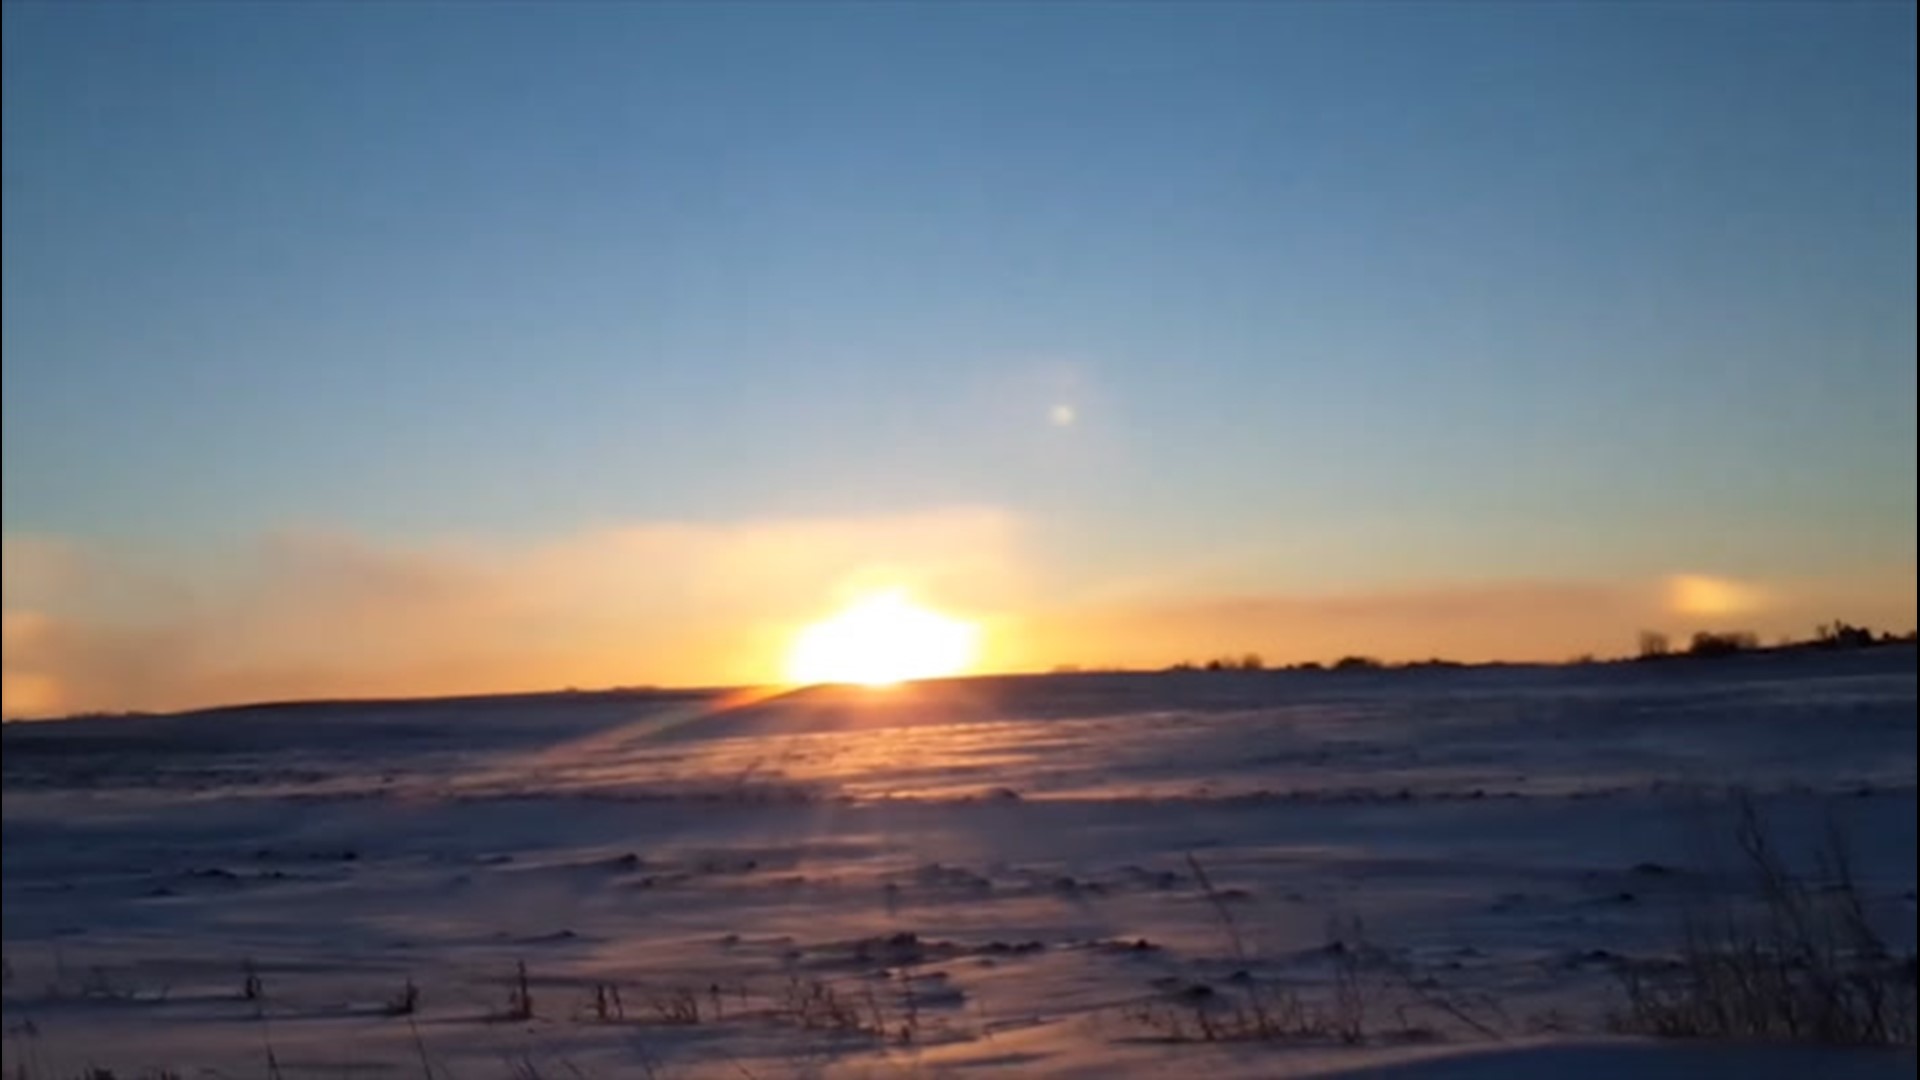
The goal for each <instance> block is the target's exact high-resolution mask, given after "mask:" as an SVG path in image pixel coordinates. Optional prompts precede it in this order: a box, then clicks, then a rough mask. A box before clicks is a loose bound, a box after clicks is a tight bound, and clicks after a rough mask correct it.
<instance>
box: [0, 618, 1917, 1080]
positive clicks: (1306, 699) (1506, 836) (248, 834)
mask: <svg viewBox="0 0 1920 1080" xmlns="http://www.w3.org/2000/svg"><path fill="white" fill-rule="evenodd" d="M1915 698H1916V663H1915V654H1914V652H1913V650H1912V649H1910V648H1887V649H1877V650H1870V651H1863V652H1859V653H1835V654H1819V653H1800V654H1772V655H1764V656H1751V657H1738V658H1732V659H1727V660H1721V661H1713V662H1699V663H1695V662H1688V661H1674V662H1669V663H1662V664H1650V665H1639V664H1625V665H1587V666H1576V667H1564V668H1529V667H1509V668H1471V669H1459V670H1410V671H1388V672H1337V673H1336V672H1322V673H1245V672H1221V673H1203V672H1196V673H1183V674H1168V675H1058V676H1047V677H1025V678H1001V679H976V680H959V681H952V682H941V683H926V684H918V685H908V686H902V687H895V688H891V689H882V690H869V689H864V688H821V689H815V690H809V691H802V692H798V693H794V694H786V695H756V694H751V693H728V692H713V693H678V694H662V693H641V692H632V693H607V694H594V693H578V694H557V695H548V696H533V697H517V698H492V699H468V700H440V701H427V702H386V703H372V702H369V703H325V704H310V705H297V706H278V707H257V708H251V709H236V710H221V711H215V712H209V713H202V714H194V715H182V716H172V717H150V718H135V719H107V718H102V719H88V720H74V721H67V722H62V723H57V724H36V725H9V726H8V727H7V728H6V729H5V733H4V751H5V752H4V781H5V786H4V810H5V824H4V841H5V842H4V845H0V853H3V854H0V858H3V859H4V894H3V896H4V905H0V911H4V946H5V957H6V988H5V1021H6V1028H7V1037H6V1042H5V1067H6V1069H7V1071H8V1073H9V1075H21V1076H28V1077H49V1078H64V1077H69V1076H74V1075H78V1074H80V1073H81V1072H82V1071H83V1070H85V1069H88V1068H93V1067H100V1068H111V1069H113V1070H115V1071H116V1073H117V1074H119V1075H121V1076H132V1075H140V1074H141V1073H142V1072H143V1071H145V1072H148V1073H151V1072H153V1071H156V1070H162V1069H165V1070H172V1071H174V1072H176V1073H178V1074H179V1075H181V1076H189V1075H203V1074H204V1075H214V1073H212V1072H207V1073H203V1072H202V1070H216V1071H217V1073H218V1074H220V1075H230V1076H270V1075H276V1074H278V1075H284V1076H318V1075H329V1076H335V1075H346V1074H349V1073H356V1072H365V1073H368V1074H375V1075H377V1074H381V1073H396V1072H397V1073H399V1074H406V1075H419V1076H428V1075H431V1076H462V1077H466V1076H480V1077H487V1076H534V1075H538V1076H575V1075H580V1076H627V1075H637V1076H655V1077H702V1076H732V1077H742V1076H753V1077H769V1078H770V1077H786V1076H802V1075H831V1076H869V1075H870V1076H894V1075H902V1074H905V1075H927V1076H955V1077H964V1076H975V1075H984V1074H992V1073H1008V1074H1015V1075H1044V1076H1088V1077H1093V1076H1114V1075H1167V1074H1171V1073H1177V1072H1183V1071H1195V1072H1197V1071H1203V1070H1204V1071H1205V1072H1206V1073H1207V1074H1209V1075H1211V1076H1219V1077H1223V1078H1225V1077H1235V1076H1283V1075H1301V1076H1349V1075H1366V1076H1387V1077H1422V1078H1437V1077H1476V1078H1478V1077H1488V1078H1495V1077H1499V1078H1505V1077H1515V1076H1538V1075H1552V1076H1616V1075H1622V1074H1629V1073H1630V1074H1632V1075H1635V1076H1636V1077H1639V1078H1640V1080H1652V1078H1657V1077H1664V1076H1676V1077H1677V1076H1699V1075H1727V1076H1788V1075H1793V1076H1800V1075H1811V1074H1819V1075H1825V1076H1848V1077H1851V1076H1882V1075H1886V1076H1892V1075H1904V1076H1911V1075H1912V1074H1913V1071H1914V1065H1915V1062H1914V1058H1913V1056H1912V1054H1911V1052H1909V1051H1865V1050H1856V1051H1841V1050H1832V1049H1821V1048H1807V1047H1759V1048H1755V1047H1742V1046H1722V1045H1710V1044H1702V1043H1677V1042H1648V1041H1643V1040H1638V1039H1630V1038H1623V1037H1617V1036H1612V1035H1610V1034H1609V1033H1608V1032H1609V1030H1610V1028H1609V1016H1610V1014H1611V1013H1612V1012H1613V1011H1614V1010H1616V1009H1617V1008H1619V1006H1620V1004H1621V996H1620V991H1619V978H1618V975H1617V969H1618V967H1619V965H1621V964H1622V963H1624V962H1627V961H1629V960H1633V959H1636V958H1647V957H1655V956H1659V955H1663V954H1665V953H1668V952H1670V951H1671V950H1672V949H1673V948H1674V946H1675V944H1676V940H1677V936H1678V927H1679V921H1680V917H1681V913H1682V912H1683V911H1684V910H1685V909H1686V907H1687V905H1688V904H1690V903H1696V902H1697V901H1698V899H1699V898H1700V897H1702V896H1712V895H1716V894H1721V893H1727V892H1731V891H1735V890H1739V889H1742V888H1744V887H1745V885H1744V880H1743V879H1742V878H1741V876H1740V874H1739V873H1738V871H1739V865H1738V860H1737V859H1736V858H1735V856H1734V854H1733V852H1732V851H1731V848H1732V845H1731V843H1730V841H1729V837H1730V835H1731V821H1732V818H1731V812H1730V809H1729V807H1728V805H1727V799H1726V794H1727V792H1728V791H1729V790H1730V789H1731V788H1733V787H1735V786H1738V787H1742V788H1746V789H1751V790H1752V791H1753V792H1754V794H1755V795H1756V797H1757V798H1758V800H1759V805H1760V807H1761V809H1762V811H1763V812H1764V814H1765V815H1766V818H1767V820H1768V821H1769V823H1770V825H1771V826H1772V827H1773V828H1774V829H1775V830H1776V832H1777V834H1778V835H1779V836H1780V837H1781V838H1782V841H1783V847H1784V848H1785V850H1787V851H1788V852H1789V853H1790V854H1793V855H1796V856H1801V855H1806V854H1807V853H1808V852H1810V851H1811V849H1812V845H1813V844H1814V842H1815V840H1816V839H1817V837H1818V836H1819V835H1820V833H1821V830H1822V829H1823V828H1824V825H1825V822H1826V821H1827V820H1828V819H1832V820H1834V821H1837V822H1838V823H1839V824H1840V825H1841V826H1842V827H1843V828H1844V829H1845V830H1846V832H1847V833H1848V835H1849V836H1850V837H1851V839H1852V841H1853V845H1854V855H1855V858H1856V860H1857V863H1858V868H1859V872H1860V877H1861V880H1862V882H1863V885H1864V888H1865V891H1866V893H1867V895H1868V898H1869V900H1870V902H1871V904H1872V909H1873V910H1872V914H1873V915H1874V917H1875V918H1876V919H1877V920H1878V921H1879V922H1880V923H1881V924H1882V926H1883V928H1884V932H1885V933H1886V934H1887V935H1888V936H1889V938H1890V939H1891V940H1892V941H1893V942H1895V943H1896V944H1898V945H1899V946H1900V947H1902V948H1912V946H1913V937H1914V899H1913V898H1914V893H1913V890H1914V881H1915V843H1914V829H1915V826H1914V821H1915V809H1916V808H1915V782H1914V779H1915V723H1914V719H1913V717H1914V715H1915ZM1196 866H1197V868H1198V870H1199V872H1200V873H1203V874H1204V875H1205V876H1206V878H1207V879H1208V880H1209V881H1210V883H1211V886H1212V893H1211V895H1210V894H1209V892H1208V890H1207V889H1205V888H1203V887H1202V885H1201V883H1200V882H1199V881H1198V879H1197V875H1196ZM520 965H524V967H525V971H526V976H527V989H528V996H529V997H530V998H531V1009H530V1010H521V1011H530V1015H522V1016H516V1015H514V1013H515V1012H516V1010H515V1008H514V1006H513V1002H512V999H513V996H514V994H515V993H516V988H517V978H518V975H517V972H518V970H519V966H520ZM249 973H251V975H252V976H253V977H254V978H257V980H258V989H259V993H258V994H256V995H254V996H252V997H251V998H250V997H249V996H248V995H247V994H246V993H245V992H244V991H245V988H246V984H247V981H248V978H249ZM409 983H411V985H412V986H413V987H415V988H416V991H417V1009H416V1010H415V1011H413V1012H412V1013H410V1014H405V1015H399V1014H397V1013H398V1012H399V1010H396V1009H394V1008H392V1006H393V1004H394V1003H395V1002H397V1001H399V1000H400V999H401V998H402V997H403V995H404V992H405V991H404V988H405V987H406V986H407V985H408V984H409ZM616 992H617V995H618V997H617V1000H616V999H615V998H614V994H615V993H616ZM1343 994H1344V995H1345V996H1344V997H1343ZM1343 1001H1345V1002H1347V1003H1348V1004H1347V1005H1342V1002H1343ZM1256 1002H1264V1003H1266V1006H1268V1007H1272V1008H1274V1009H1276V1010H1277V1009H1279V1008H1280V1005H1279V1004H1278V1003H1287V1002H1291V1003H1294V1004H1295V1005H1297V1007H1298V1009H1299V1017H1298V1020H1299V1024H1298V1026H1299V1027H1300V1028H1302V1029H1306V1028H1311V1029H1313V1034H1303V1033H1299V1032H1296V1033H1295V1034H1294V1035H1293V1037H1288V1038H1280V1039H1261V1040H1252V1039H1233V1038H1226V1037H1224V1036H1223V1037H1222V1038H1221V1039H1220V1041H1211V1042H1209V1041H1205V1038H1204V1035H1203V1033H1202V1029H1201V1028H1200V1026H1199V1025H1200V1024H1201V1021H1202V1018H1203V1017H1205V1018H1207V1022H1208V1023H1211V1024H1213V1025H1215V1026H1216V1034H1221V1033H1222V1032H1223V1031H1224V1032H1228V1033H1231V1028H1232V1025H1233V1024H1234V1023H1235V1021H1234V1019H1233V1017H1235V1016H1236V1015H1237V1016H1240V1017H1242V1018H1244V1017H1245V1016H1247V1015H1249V1010H1250V1009H1251V1008H1252V1007H1253V1005H1254V1003H1256ZM1353 1002H1358V1003H1359V1004H1358V1005H1357V1006H1354V1005H1352V1003H1353ZM1356 1008H1357V1009H1358V1013H1359V1015H1358V1016H1357V1017H1356V1016H1355V1015H1354V1013H1355V1009H1356ZM1236 1010H1238V1011H1237V1012H1236ZM696 1017H697V1022H696ZM1348 1021H1355V1022H1356V1024H1355V1026H1357V1027H1358V1028H1360V1029H1361V1030H1359V1031H1358V1032H1356V1033H1354V1034H1357V1036H1358V1037H1357V1038H1356V1039H1354V1040H1353V1041H1352V1042H1351V1044H1350V1043H1349V1042H1348V1041H1344V1040H1343V1039H1342V1038H1341V1037H1340V1035H1341V1034H1342V1031H1343V1028H1344V1027H1345V1026H1346V1025H1347V1022H1348ZM874 1029H878V1030H877V1031H876V1030H874Z"/></svg>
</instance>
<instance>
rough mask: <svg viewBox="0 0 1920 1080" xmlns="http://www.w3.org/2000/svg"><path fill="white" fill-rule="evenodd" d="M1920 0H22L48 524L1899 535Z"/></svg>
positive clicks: (1041, 559) (1708, 549) (1430, 578)
mask: <svg viewBox="0 0 1920 1080" xmlns="http://www.w3.org/2000/svg"><path fill="white" fill-rule="evenodd" d="M1914 22H1915V18H1914V6H1913V5H1911V4H1895V3H1870V2H1860V3H1842V4H1804V5H1803V4H1789V3H1762V4H1751V5H1742V4H1733V3H1725V4H1720V3H1716V4H1657V3H1644V4H1572V3H1564V4H1562V3H1555V4H1511V3H1486V4H1445V3H1433V4H1399V5H1396V4H1386V3H1380V4H1341V5H1336V4H1309V3H1299V4H1290V3H1289V4H1282V3H1276V4H1233V5H1220V6H1208V5H1197V4H1161V5H1154V4H1124V5H1122V4H1113V5H1107V4H1098V3H1058V4H1037V5H1021V4H988V3H979V4H971V3H950V4H898V5H886V4H871V3H861V4H847V5H837V6H809V5H804V4H798V3H794V4H769V5H750V4H726V3H722V4H710V5H691V4H690V5H673V4H586V3H582V4H573V5H567V4H561V5H531V4H529V5H514V4H506V3H501V4H474V5H447V4H420V5H407V4H398V3H396V4H358V3H356V4H342V5H322V4H251V5H247V4H224V3H223V4H205V5H192V4H150V5H124V6H123V5H115V4H107V3H89V4H83V5H56V4H41V3H9V4H7V5H6V7H5V34H4V41H5V76H4V77H5V128H4V159H5V176H4V183H5V188H4V191H5V228H4V304H5V325H4V355H5V365H4V376H5V393H4V410H5V414H4V420H5V423H4V449H5V453H4V470H5V473H4V481H5V484H4V509H5V522H6V529H7V531H8V533H9V534H10V535H16V534H17V535H23V536H24V535H32V536H37V537H57V538H61V539H62V540H63V541H65V542H71V543H80V544H112V545H119V546H121V547H127V546H134V547H138V546H141V545H159V546H164V547H166V548H167V549H168V550H184V551H195V550H203V549H207V548H210V547H216V546H218V545H222V544H233V543H238V542H242V541H244V540H245V539H246V538H249V537H255V536H258V535H261V534H266V533H270V532H273V531H274V530H279V529H285V528H288V527H291V526H300V527H323V528H325V529H329V530H336V531H340V532H344V533H350V534H352V535H354V536H356V537H361V538H365V539H366V540H367V542H369V543H375V544H388V545H399V546H405V545H411V544H420V543H427V542H433V540H434V538H445V537H450V536H453V537H462V538H467V539H469V540H475V541H480V542H500V543H535V542H540V541H541V540H542V539H543V538H552V537H563V536H567V535H572V534H577V533H580V532H583V531H591V530H596V529H608V528H617V527H621V526H623V525H626V524H629V523H634V522H645V523H663V522H678V523H691V524H694V525H710V526H715V527H725V526H726V525H728V524H729V523H737V522H743V521H759V520H795V519H806V520H815V519H832V520H842V519H846V520H853V519H863V518H870V517H873V516H876V515H878V516H885V515H896V516H897V515H903V514H904V515H911V514H915V513H935V512H939V511H941V510H942V509H943V508H951V507H990V508H995V509H996V510H999V511H1004V512H1005V513H1007V514H1009V515H1012V516H1015V517H1017V518H1018V519H1019V520H1020V521H1021V522H1022V523H1023V524H1022V529H1023V530H1024V531H1023V536H1024V538H1025V539H1024V540H1023V541H1022V543H1023V545H1024V548H1023V552H1024V554H1023V556H1022V557H1023V559H1024V560H1025V561H1026V564H1027V569H1028V570H1029V571H1030V574H1029V576H1031V577H1035V578H1038V579H1040V580H1041V581H1042V582H1043V588H1042V591H1045V589H1046V587H1049V586H1045V585H1044V583H1052V585H1051V586H1050V587H1052V588H1053V589H1054V590H1055V591H1056V592H1060V593H1062V594H1063V595H1064V594H1065V593H1066V592H1069V591H1072V590H1076V589H1079V590H1095V591H1097V590H1099V589H1100V588H1102V587H1103V583H1107V582H1117V581H1121V580H1123V579H1129V578H1130V576H1138V575H1140V574H1150V575H1151V574H1157V573H1161V572H1163V571H1164V572H1170V573H1175V576H1178V574H1177V572H1178V571H1180V570H1181V569H1182V568H1186V567H1193V568H1198V569H1197V570H1196V571H1195V577H1196V580H1198V581H1199V582H1200V585H1201V586H1204V587H1205V588H1208V589H1213V590H1216V591H1219V590H1227V591H1232V590H1246V591H1262V590H1278V591H1303V590H1304V591H1313V590H1316V589H1329V588H1366V587H1373V586H1381V587H1385V586H1389V585H1396V584H1399V583H1406V582H1422V583H1432V582H1446V581H1483V580H1488V579H1498V578H1502V577H1506V576H1513V575H1533V576H1541V577H1551V578H1556V579H1560V578H1567V579H1574V578H1578V579H1599V580H1613V579H1623V578H1627V577H1631V576H1635V575H1650V574H1659V573H1664V572H1672V571H1677V570H1682V569H1698V570H1708V571H1712V572H1715V573H1722V574H1728V575H1735V576H1741V577H1744V578H1752V579H1770V578H1774V577H1796V578H1797V577H1805V576H1807V575H1818V574H1821V573H1827V572H1831V571H1833V570H1834V569H1835V568H1842V567H1844V568H1854V567H1869V566H1870V567H1878V568H1887V567H1891V568H1893V569H1895V570H1900V569H1902V568H1905V569H1906V572H1907V573H1908V576H1909V577H1910V576H1911V566H1912V564H1913V562H1914V557H1915V555H1914V553H1915V406H1914V400H1915V349H1916V336H1915V322H1916V320H1915V300H1914V296H1915V289H1916V281H1915V209H1914V205H1915V135H1914V131H1915V53H1914ZM1059 404H1068V405H1071V406H1072V407H1073V409H1074V416H1075V420H1074V423H1072V424H1071V425H1064V426H1063V425H1058V424H1053V423H1050V422H1049V415H1050V410H1051V409H1052V408H1053V407H1054V406H1055V405H1059ZM1196 587H1199V586H1196ZM1904 602H1905V603H1906V605H1907V610H1911V604H1912V598H1911V596H1910V595H1909V596H1907V597H1906V599H1905V601H1904Z"/></svg>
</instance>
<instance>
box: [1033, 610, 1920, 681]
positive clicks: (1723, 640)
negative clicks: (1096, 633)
mask: <svg viewBox="0 0 1920 1080" xmlns="http://www.w3.org/2000/svg"><path fill="white" fill-rule="evenodd" d="M1914 641H1915V632H1914V631H1912V630H1909V631H1907V632H1906V633H1904V634H1894V633H1891V632H1888V631H1882V632H1878V633H1876V632H1875V631H1873V630H1872V629H1870V628H1868V627H1865V626H1855V625H1853V624H1851V623H1848V622H1846V621H1844V620H1841V619H1835V620H1834V621H1832V622H1830V623H1821V624H1820V625H1819V626H1817V627H1815V628H1814V633H1813V636H1812V637H1810V638H1783V639H1781V640H1780V641H1778V642H1776V643H1775V644H1773V645H1767V644H1765V643H1763V642H1762V641H1761V639H1760V635H1759V634H1757V633H1755V632H1753V631H1751V630H1700V631H1697V632H1695V633H1694V634H1693V636H1692V637H1691V638H1689V639H1688V640H1687V642H1686V645H1685V647H1683V648H1676V647H1675V646H1674V643H1673V639H1672V638H1671V637H1670V636H1668V635H1667V634H1666V633H1664V632H1662V631H1658V630H1643V631H1641V632H1640V637H1639V648H1638V651H1637V652H1636V653H1635V654H1634V655H1633V656H1630V657H1624V658H1621V659H1627V660H1633V661H1643V660H1669V659H1681V658H1687V657H1692V658H1696V659H1698V658H1713V657H1722V656H1736V655H1739V654H1741V653H1751V652H1771V651H1778V650H1796V649H1828V650H1842V649H1866V648H1874V647H1877V646H1882V645H1900V644H1908V645H1910V644H1913V643H1914ZM1603 662H1607V661H1603V660H1601V659H1600V658H1598V657H1595V656H1593V655H1591V654H1587V655H1582V656H1577V657H1574V658H1572V659H1570V660H1568V661H1566V663H1568V664H1594V663H1603ZM1467 666H1469V665H1467V664H1466V663H1464V662H1462V661H1459V660H1444V659H1441V658H1439V657H1433V658H1430V659H1426V660H1406V661H1397V662H1389V661H1385V660H1381V659H1379V658H1377V657H1373V656H1365V655H1357V654H1356V655H1348V656H1343V657H1341V658H1340V659H1338V660H1335V661H1333V662H1331V663H1322V662H1320V661H1318V660H1306V661H1302V662H1299V663H1293V664H1276V665H1271V666H1269V665H1268V664H1267V663H1266V662H1265V661H1264V660H1263V659H1262V658H1261V656H1260V654H1259V653H1254V652H1249V653H1241V654H1239V655H1232V656H1216V657H1214V658H1212V659H1210V660H1201V661H1196V660H1180V661H1177V662H1175V663H1173V664H1169V665H1167V666H1166V667H1164V668H1161V669H1160V670H1162V671H1165V672H1180V673H1186V672H1201V671H1212V672H1219V671H1409V670H1413V671H1418V670H1431V669H1435V668H1461V667H1467ZM1119 670H1124V669H1118V668H1084V667H1081V666H1080V665H1077V664H1061V665H1058V666H1057V667H1055V668H1054V669H1053V671H1054V673H1055V674H1081V673H1089V672H1099V671H1119Z"/></svg>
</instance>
